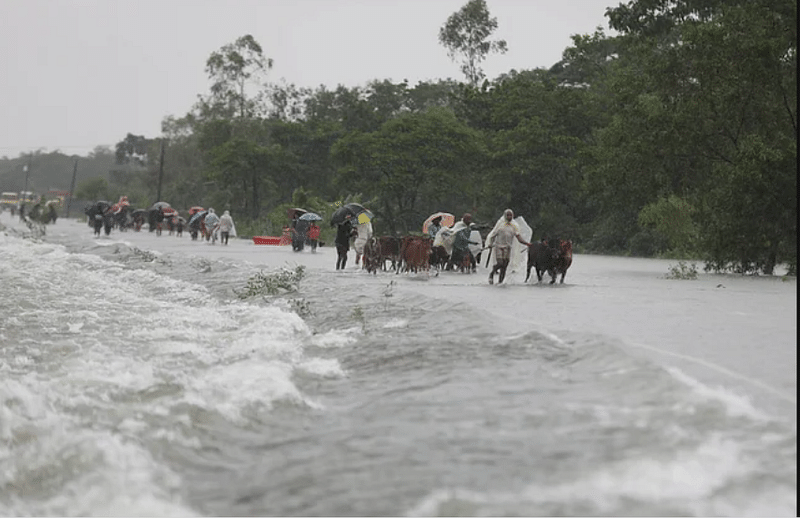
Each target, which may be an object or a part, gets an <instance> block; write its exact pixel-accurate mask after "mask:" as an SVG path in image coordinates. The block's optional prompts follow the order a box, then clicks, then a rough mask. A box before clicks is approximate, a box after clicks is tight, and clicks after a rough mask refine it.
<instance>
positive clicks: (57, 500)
mask: <svg viewBox="0 0 800 519" xmlns="http://www.w3.org/2000/svg"><path fill="white" fill-rule="evenodd" d="M0 244H2V245H1V246H0V266H2V269H0V279H1V280H2V282H3V284H4V286H8V287H13V290H14V293H13V294H11V297H4V298H3V299H2V300H0V315H4V316H8V317H7V318H5V319H2V320H0V336H2V337H3V343H2V346H3V350H4V355H3V357H2V360H0V479H2V480H3V481H7V482H11V486H5V487H3V486H2V485H0V515H12V516H13V515H57V516H78V515H100V516H118V515H125V516H188V515H194V514H195V512H193V511H192V510H191V509H189V508H187V507H185V506H184V505H183V504H182V503H181V502H180V500H179V499H178V498H177V497H176V496H177V495H178V494H177V489H179V488H180V481H179V479H178V478H177V477H176V476H175V475H174V474H171V473H170V471H169V470H168V469H167V468H166V466H165V465H164V464H163V462H161V461H159V460H156V459H153V458H152V456H151V454H150V453H149V451H148V450H147V449H146V448H145V447H144V446H143V445H141V444H140V443H141V441H142V439H148V440H150V441H152V440H154V439H155V440H158V441H167V442H171V443H175V444H178V445H181V446H184V447H190V448H200V447H201V446H200V445H199V440H198V439H197V437H195V436H184V433H183V432H182V430H181V428H180V427H178V428H175V429H164V428H163V427H162V426H161V425H158V424H159V423H160V422H161V421H163V419H164V418H170V419H173V420H175V421H176V422H178V423H184V422H186V421H187V420H188V418H187V417H186V416H185V412H184V413H174V411H173V410H174V409H176V406H178V405H180V404H187V403H188V404H192V405H195V406H197V407H199V408H201V409H203V410H205V411H208V412H216V413H218V414H220V415H221V416H222V417H223V418H225V419H228V420H230V421H231V422H233V423H240V422H241V421H242V416H243V415H245V414H247V413H249V412H253V411H254V412H260V411H263V412H269V410H270V409H271V407H272V406H273V405H274V404H275V403H276V402H278V401H281V402H289V403H293V404H297V405H304V406H309V407H314V408H318V407H319V406H318V405H317V404H315V403H314V402H313V401H311V400H310V399H309V398H308V397H307V396H305V395H303V394H302V393H301V391H300V390H299V389H298V387H297V386H296V385H295V383H294V382H293V375H294V374H295V373H296V372H297V371H302V372H303V373H305V374H307V375H310V376H319V377H326V378H328V377H338V376H342V375H343V373H342V371H341V367H340V366H339V365H338V362H337V361H336V360H328V359H316V358H313V357H311V358H310V357H308V356H307V355H306V354H305V352H304V351H303V344H307V343H308V342H309V338H310V337H311V332H310V330H309V329H308V327H307V326H306V325H305V323H304V322H303V320H302V319H301V318H300V317H299V316H298V315H297V314H295V313H292V312H289V311H285V310H283V309H280V308H277V307H265V306H258V305H253V304H248V303H245V302H240V301H238V300H236V301H233V302H228V301H219V300H217V299H215V298H214V297H213V296H211V295H210V293H209V292H208V290H207V289H206V288H205V287H203V286H201V285H196V284H193V283H190V282H185V281H180V280H177V279H174V278H170V277H167V276H164V275H160V274H157V273H155V272H152V271H150V270H147V269H134V268H130V267H128V266H126V265H124V264H121V263H117V262H113V261H108V260H105V259H102V258H100V257H98V256H95V255H91V254H69V253H67V252H66V250H65V248H64V247H62V246H59V245H53V244H37V243H33V242H30V241H25V240H21V239H18V238H15V237H9V236H6V235H3V234H0ZM4 295H5V294H4ZM173 415H174V416H173ZM184 426H186V424H185V423H184ZM187 434H189V435H191V434H192V433H191V431H188V432H187ZM65 460H66V461H65ZM75 460H79V461H80V463H79V465H80V467H79V468H76V466H75V463H74V462H75ZM43 474H45V475H47V476H48V477H49V479H48V478H47V477H43V476H42V475H43ZM14 489H28V490H26V491H25V492H24V493H23V492H21V491H19V490H14ZM29 490H31V491H33V492H34V493H35V494H36V495H30V493H29Z"/></svg>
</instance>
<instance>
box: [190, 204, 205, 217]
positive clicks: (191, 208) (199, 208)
mask: <svg viewBox="0 0 800 519" xmlns="http://www.w3.org/2000/svg"><path fill="white" fill-rule="evenodd" d="M200 211H205V209H203V208H202V207H200V206H199V205H196V206H194V207H190V208H189V215H193V214H194V213H199V212H200Z"/></svg>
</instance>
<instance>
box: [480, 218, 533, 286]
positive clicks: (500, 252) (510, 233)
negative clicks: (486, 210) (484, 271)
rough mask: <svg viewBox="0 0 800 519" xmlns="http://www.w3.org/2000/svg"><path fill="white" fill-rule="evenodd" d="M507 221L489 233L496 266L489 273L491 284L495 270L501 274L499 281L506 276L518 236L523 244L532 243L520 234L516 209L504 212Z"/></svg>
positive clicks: (528, 244)
mask: <svg viewBox="0 0 800 519" xmlns="http://www.w3.org/2000/svg"><path fill="white" fill-rule="evenodd" d="M503 216H504V217H505V221H504V222H502V223H501V224H499V225H498V226H496V227H495V229H493V230H492V232H491V233H490V234H489V236H488V238H487V240H488V241H489V243H490V244H491V246H492V247H493V249H494V267H493V268H492V272H491V273H490V274H489V284H490V285H491V284H493V283H494V274H495V272H497V273H499V274H500V278H499V281H498V282H499V283H502V282H503V280H504V279H505V277H506V269H507V268H508V263H509V261H510V260H511V244H512V243H513V242H514V239H515V238H516V239H517V240H518V241H519V242H520V243H521V244H523V245H526V246H528V247H530V246H531V244H530V243H528V242H526V241H525V240H523V239H522V236H520V234H519V227H517V224H516V223H514V211H512V210H511V209H506V210H505V213H504V214H503Z"/></svg>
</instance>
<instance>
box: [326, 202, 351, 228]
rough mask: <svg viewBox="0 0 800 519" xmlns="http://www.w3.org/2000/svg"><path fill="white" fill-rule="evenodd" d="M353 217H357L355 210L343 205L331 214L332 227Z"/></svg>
mask: <svg viewBox="0 0 800 519" xmlns="http://www.w3.org/2000/svg"><path fill="white" fill-rule="evenodd" d="M353 217H355V214H353V211H352V210H350V209H349V208H347V207H344V206H342V207H340V208H339V209H337V210H336V211H334V212H333V214H332V215H331V227H333V226H334V225H342V224H343V223H344V222H345V221H346V220H348V219H352V218H353Z"/></svg>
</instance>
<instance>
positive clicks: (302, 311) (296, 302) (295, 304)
mask: <svg viewBox="0 0 800 519" xmlns="http://www.w3.org/2000/svg"><path fill="white" fill-rule="evenodd" d="M289 306H290V307H291V309H292V311H293V312H294V313H296V314H297V315H299V316H300V317H308V316H309V315H311V304H310V303H309V302H308V301H306V300H305V299H303V298H302V297H300V298H297V299H290V300H289Z"/></svg>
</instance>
